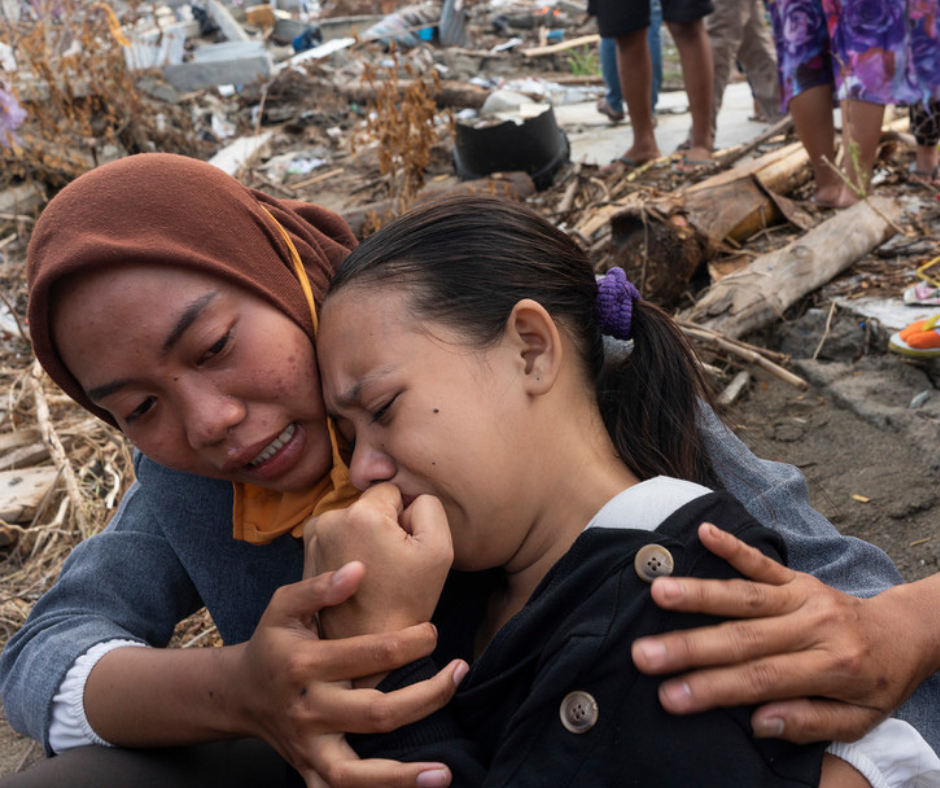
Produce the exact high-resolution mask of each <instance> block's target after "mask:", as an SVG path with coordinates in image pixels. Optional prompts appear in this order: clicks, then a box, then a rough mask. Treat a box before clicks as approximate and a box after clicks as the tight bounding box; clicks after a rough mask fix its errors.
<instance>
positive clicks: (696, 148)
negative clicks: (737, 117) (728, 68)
mask: <svg viewBox="0 0 940 788" xmlns="http://www.w3.org/2000/svg"><path fill="white" fill-rule="evenodd" d="M666 24H667V25H668V26H669V32H670V33H672V37H673V39H674V40H675V42H676V47H677V48H678V50H679V60H680V62H681V64H682V79H683V81H684V82H685V90H686V93H688V96H689V112H690V114H691V115H692V134H691V136H690V143H691V145H690V147H689V150H688V151H687V152H686V160H687V161H690V162H702V161H709V160H711V157H712V134H711V117H712V92H713V81H712V72H713V66H712V50H711V46H710V44H709V43H708V34H707V33H706V32H705V23H704V22H703V21H702V20H701V19H699V20H697V21H695V22H670V21H669V20H668V15H667V20H666Z"/></svg>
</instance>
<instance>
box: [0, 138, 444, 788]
mask: <svg viewBox="0 0 940 788" xmlns="http://www.w3.org/2000/svg"><path fill="white" fill-rule="evenodd" d="M354 245H355V239H354V238H353V236H352V234H351V232H350V230H349V228H348V227H347V226H346V225H345V223H344V222H343V221H342V220H341V219H340V218H339V217H338V216H337V215H335V214H333V213H332V212H330V211H328V210H325V209H323V208H320V207H317V206H314V205H310V204H304V203H299V202H292V201H283V200H276V199H274V198H271V197H269V196H267V195H265V194H262V193H260V192H257V191H252V190H250V189H247V188H245V187H243V186H242V185H240V184H239V183H238V182H237V181H236V180H235V179H233V178H231V177H229V176H228V175H226V174H224V173H222V172H221V171H219V170H217V169H216V168H214V167H212V166H210V165H208V164H205V163H202V162H199V161H196V160H192V159H187V158H184V157H180V156H172V155H164V154H145V155H139V156H133V157H130V158H127V159H123V160H121V161H117V162H114V163H111V164H108V165H105V166H103V167H100V168H98V169H96V170H94V171H92V172H90V173H88V174H86V175H84V176H82V177H81V178H79V179H77V180H76V181H75V182H74V183H72V184H71V185H69V186H68V187H66V188H65V189H64V190H63V191H62V192H61V193H60V194H59V195H57V196H56V197H55V199H54V200H53V201H52V202H51V203H50V205H49V206H48V207H47V208H46V209H45V211H44V212H43V214H42V216H41V218H40V220H39V222H38V224H37V226H36V229H35V232H34V234H33V237H32V240H31V243H30V247H29V254H28V279H29V288H30V303H29V321H30V330H31V334H32V341H33V346H34V348H35V352H36V355H37V357H38V358H39V360H40V362H41V363H42V365H43V367H44V368H45V370H46V371H47V372H48V373H49V375H50V376H51V377H52V379H53V380H54V381H55V382H56V383H58V384H59V386H61V387H62V389H64V390H65V392H66V393H68V394H69V396H71V397H72V398H73V399H74V400H75V401H76V402H78V403H79V404H81V405H82V406H83V407H85V408H87V409H88V410H89V411H91V412H92V413H94V414H95V415H96V416H98V417H100V418H101V419H103V420H104V421H106V422H108V423H109V424H111V425H113V426H115V427H117V428H118V429H120V430H121V431H122V432H123V433H124V434H125V435H126V436H127V438H128V439H129V440H130V441H132V442H133V444H134V446H135V448H136V450H137V451H136V452H135V466H134V467H135V471H136V481H135V482H134V484H133V486H132V487H131V488H130V490H129V491H128V493H127V494H126V495H125V497H124V500H123V502H122V504H121V506H120V508H119V510H118V512H117V513H116V514H115V516H114V517H113V519H112V520H111V522H110V524H109V525H108V527H107V528H106V529H105V531H104V532H103V533H101V534H99V535H97V536H93V537H91V538H90V539H88V540H86V541H85V542H83V543H82V544H80V545H79V546H78V547H77V548H76V549H75V550H74V551H73V553H72V555H71V556H70V558H69V559H68V561H67V562H66V564H65V566H64V567H63V569H62V573H61V575H60V577H59V580H58V582H57V583H56V585H55V586H54V587H53V588H52V589H51V590H50V591H49V592H48V593H47V594H46V595H45V596H44V597H43V598H42V599H41V600H40V601H39V602H38V603H37V605H36V607H35V609H34V610H33V612H32V614H31V615H30V617H29V620H28V621H27V623H26V625H25V627H24V628H23V629H22V630H21V631H20V632H18V633H17V634H16V635H15V636H14V637H13V638H12V639H11V640H10V642H9V644H8V645H7V647H6V648H5V649H4V652H3V655H2V657H3V660H2V664H0V682H2V683H0V689H2V693H3V702H4V707H5V710H6V713H7V716H8V718H9V720H10V722H11V724H12V725H13V726H14V727H15V728H16V729H18V730H20V731H22V732H24V733H27V734H29V735H31V736H33V737H34V738H36V739H38V740H39V741H41V742H42V743H43V745H44V747H45V750H46V752H47V754H50V755H51V754H60V756H59V757H57V758H54V759H51V760H50V761H46V762H45V763H43V764H40V765H39V766H38V767H36V768H34V769H33V770H30V771H28V772H26V773H24V774H23V775H20V776H18V777H16V778H13V780H11V781H10V784H11V785H20V784H22V785H49V784H56V785H62V786H66V785H78V784H86V783H87V784H89V785H95V786H98V787H99V788H100V787H101V786H108V785H112V784H113V785H125V786H126V785H146V784H150V783H149V782H148V781H150V782H153V783H154V784H156V783H157V782H158V781H159V783H160V784H164V785H165V784H170V785H174V786H182V785H189V784H193V785H206V784H225V785H228V786H232V785H236V786H237V785H261V784H263V785H280V784H284V785H289V784H298V785H302V784H303V783H304V782H306V784H307V785H309V786H313V785H322V784H323V783H322V781H321V777H322V778H325V779H327V780H328V781H329V782H331V783H338V782H342V783H343V784H346V785H388V784H401V785H424V786H433V785H446V784H447V782H448V781H449V773H448V771H447V769H446V767H444V766H443V765H441V764H433V763H432V764H429V763H418V764H398V763H393V762H370V761H357V760H356V759H355V756H354V754H353V753H352V751H351V750H350V749H349V748H348V746H347V745H346V744H345V740H344V739H343V737H342V736H341V735H339V732H370V731H378V730H390V729H393V728H395V727H398V726H400V725H402V724H404V723H406V722H409V721H412V720H414V719H417V718H420V717H424V716H426V715H427V714H428V713H430V712H431V711H433V710H434V709H435V708H437V707H438V706H440V705H441V704H442V703H443V702H444V701H446V699H447V698H448V697H449V696H450V694H452V691H453V688H454V675H453V674H454V670H455V669H456V666H450V667H449V668H448V669H447V670H445V671H443V672H442V673H441V674H440V675H439V676H437V677H436V678H435V679H433V680H431V681H429V682H425V683H424V684H422V685H418V687H416V688H415V689H414V690H413V691H412V690H409V691H407V692H402V693H396V694H394V695H382V694H380V693H378V692H376V691H373V690H365V689H351V688H350V687H351V682H352V680H353V679H355V678H357V677H361V676H365V675H369V674H374V673H376V672H379V671H385V670H389V669H391V668H394V667H396V666H400V665H403V664H407V663H408V662H410V661H412V660H413V659H415V658H416V657H419V656H421V655H425V654H427V653H429V652H430V650H431V649H432V648H433V646H434V632H433V628H432V627H431V626H430V625H424V626H419V627H413V628H410V629H408V630H405V631H402V632H399V633H395V634H393V635H391V636H376V637H368V638H363V639H356V640H350V641H336V642H326V641H321V640H319V639H318V637H317V634H316V628H315V626H314V625H313V621H314V617H315V615H316V613H317V611H318V610H319V609H320V608H321V607H323V606H327V605H335V604H338V603H339V602H341V601H343V600H344V599H346V598H347V597H348V596H350V595H351V594H352V593H353V592H354V590H355V588H356V586H357V584H358V581H359V578H360V577H361V574H362V567H361V564H352V565H350V566H349V567H346V568H345V569H344V570H341V571H339V572H337V573H334V574H333V575H332V576H330V577H325V578H317V579H315V580H306V581H301V582H298V581H300V578H301V573H302V564H303V548H302V544H301V542H300V540H299V539H297V536H299V535H300V531H301V528H302V524H303V522H304V521H305V520H306V518H307V517H309V516H310V515H311V514H316V513H319V512H322V511H326V510H328V509H330V508H335V507H337V506H342V505H345V504H346V503H348V502H349V500H351V497H352V496H353V495H354V494H355V491H354V490H352V488H351V486H350V485H349V481H348V474H347V470H346V467H345V464H344V462H343V459H342V456H341V455H340V453H339V449H338V447H337V445H336V441H335V438H334V437H333V432H332V428H331V427H330V426H329V424H328V420H327V418H326V414H325V410H324V406H323V399H322V395H321V393H320V381H319V377H318V373H317V365H316V357H315V350H314V344H313V339H314V335H315V331H316V311H315V310H316V301H317V300H318V299H319V298H320V296H321V295H322V294H323V292H324V289H325V286H326V284H327V282H328V280H329V276H330V274H331V271H332V269H333V267H334V266H335V265H336V264H337V263H338V262H339V261H340V260H342V259H343V258H344V257H345V255H346V254H347V253H348V251H349V250H350V249H351V248H352V247H353V246H354ZM233 536H234V538H233ZM203 605H205V606H206V607H207V608H208V610H209V612H210V613H211V615H212V617H213V620H214V622H215V624H216V625H217V627H218V630H219V632H220V634H221V636H222V639H223V641H224V642H225V644H226V645H225V646H224V647H222V648H217V649H185V650H178V649H166V648H164V647H165V646H166V645H167V643H168V642H169V640H170V637H171V636H172V633H173V629H174V626H175V625H176V624H177V622H179V621H180V620H181V619H182V618H184V617H185V616H187V615H189V614H191V613H192V612H194V611H196V610H198V609H199V608H201V607H202V606H203ZM233 739H237V740H242V741H239V742H237V743H236V742H231V741H228V740H233ZM259 740H261V741H259ZM211 742H215V744H206V743H211ZM219 742H222V743H219ZM106 745H116V747H108V746H106ZM145 748H146V749H145ZM152 748H162V749H159V750H154V749H152ZM290 767H293V768H290Z"/></svg>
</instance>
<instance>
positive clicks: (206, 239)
mask: <svg viewBox="0 0 940 788" xmlns="http://www.w3.org/2000/svg"><path fill="white" fill-rule="evenodd" d="M272 217H273V220H272ZM278 225H280V227H278ZM282 229H283V231H284V232H285V233H286V235H287V237H288V238H289V239H290V242H291V244H292V245H293V247H294V249H296V252H297V255H298V256H299V258H300V261H301V262H302V263H303V266H304V269H305V271H306V273H307V278H308V280H309V282H310V285H311V288H312V290H313V295H314V298H315V299H316V300H317V301H319V300H320V299H321V298H322V296H323V293H324V292H325V290H326V287H327V284H328V282H329V279H330V276H331V274H332V271H333V269H334V268H335V266H336V265H338V264H339V262H340V261H341V260H343V258H345V257H346V255H347V254H348V253H349V251H350V250H351V249H352V248H353V247H354V246H355V245H356V240H355V237H354V236H353V234H352V232H351V231H350V229H349V227H348V226H347V225H346V223H345V222H344V221H343V220H342V219H341V218H340V217H339V216H337V215H336V214H335V213H333V212H331V211H328V210H327V209H325V208H321V207H319V206H316V205H312V204H309V203H302V202H296V201H292V200H277V199H275V198H273V197H269V196H268V195H266V194H263V193H261V192H258V191H254V190H252V189H248V188H246V187H245V186H242V185H241V184H240V183H239V182H238V181H237V180H235V179H234V178H232V177H230V176H229V175H227V174H225V173H224V172H222V171H221V170H219V169H217V168H216V167H213V166H212V165H210V164H206V163H205V162H201V161H198V160H196V159H190V158H187V157H185V156H176V155H172V154H165V153H148V154H139V155H136V156H129V157H127V158H124V159H120V160H118V161H115V162H112V163H110V164H105V165H103V166H101V167H98V168H97V169H95V170H92V171H91V172H88V173H86V174H85V175H82V176H81V177H80V178H78V179H76V180H75V181H73V182H72V183H71V184H69V185H68V186H66V187H65V188H64V189H63V190H62V191H61V192H60V193H59V194H58V195H56V197H55V198H54V199H53V200H52V201H51V202H50V203H49V205H48V206H47V207H46V208H45V210H44V211H43V212H42V215H41V216H40V218H39V221H38V222H37V224H36V228H35V230H34V232H33V235H32V238H31V240H30V244H29V250H28V254H27V263H26V270H27V283H28V286H29V328H30V335H31V337H32V342H33V349H34V351H35V353H36V357H37V358H38V359H39V362H40V363H41V364H42V366H43V368H44V369H45V370H46V372H47V373H48V374H49V377H51V378H52V379H53V380H54V381H55V382H56V383H57V384H58V385H59V386H60V387H61V388H62V389H63V390H64V391H65V392H66V393H67V394H68V395H69V396H70V397H72V399H74V400H75V401H76V402H78V403H79V404H80V405H82V406H83V407H84V408H86V409H87V410H89V411H91V412H92V413H94V414H95V415H96V416H98V417H99V418H101V419H103V420H104V421H106V422H108V423H109V424H112V425H115V422H114V419H113V418H112V417H111V415H110V414H109V413H108V412H107V411H105V410H103V409H102V408H99V407H98V406H96V405H95V404H94V403H93V402H91V400H89V399H88V397H87V396H86V395H85V392H84V391H83V389H82V387H81V386H80V385H79V383H78V381H77V380H76V379H75V378H74V377H73V375H72V374H71V372H70V371H69V370H68V368H67V367H66V366H65V363H64V362H63V361H62V358H61V356H60V355H59V352H58V350H57V349H56V347H55V343H54V341H53V336H52V323H51V321H52V316H51V314H50V309H49V307H50V303H49V302H50V296H51V294H52V289H53V287H54V286H55V284H56V283H57V282H59V281H60V280H62V279H63V278H64V277H67V276H69V275H72V274H77V273H81V272H85V271H90V270H99V269H101V268H104V267H108V266H121V265H127V264H130V263H157V264H159V265H167V266H180V267H181V268H187V269H190V270H195V271H200V272H203V273H207V274H210V275H212V276H217V277H220V278H222V279H225V280H228V281H231V282H234V283H235V284H238V285H240V286H241V287H243V288H245V289H247V290H249V291H251V292H253V293H255V294H256V295H258V296H261V297H262V298H264V299H266V300H267V301H269V302H271V303H272V304H273V305H275V306H276V307H278V308H279V309H280V310H281V311H283V312H284V313H285V314H286V315H287V316H288V317H290V318H291V319H292V320H293V321H294V322H296V323H297V324H298V325H300V326H301V328H303V330H304V331H305V332H306V333H307V335H308V336H309V337H310V338H311V341H312V340H313V338H314V326H313V318H312V316H311V313H310V308H309V306H308V304H307V301H306V299H305V297H304V294H303V291H302V289H301V286H300V283H299V282H298V279H297V276H296V275H295V273H294V267H293V263H292V260H291V250H290V247H289V245H288V243H287V242H286V241H285V237H284V234H283V233H282V231H281V230H282ZM115 426H116V425H115ZM343 470H344V471H345V467H344V468H343ZM337 481H340V480H337ZM346 482H348V477H347V478H346ZM240 487H241V485H236V512H235V519H236V523H235V526H236V528H235V530H236V536H239V537H240V538H245V539H248V540H249V541H257V542H263V541H269V540H270V539H271V538H274V536H277V535H279V534H280V533H284V532H286V531H287V530H291V528H294V525H296V522H295V524H294V525H292V526H289V527H286V521H285V517H287V518H288V519H290V518H293V519H294V520H295V521H296V520H297V518H303V517H305V516H306V515H309V514H310V510H309V509H308V510H306V511H304V510H305V508H306V501H293V502H290V501H287V500H280V499H281V498H284V496H279V495H278V494H271V493H270V491H261V490H258V491H254V492H256V493H257V495H258V496H260V497H261V498H264V499H265V500H266V501H267V503H268V504H270V503H271V499H273V498H278V499H279V502H278V503H277V506H276V507H275V508H276V509H277V512H278V513H275V514H272V513H271V512H267V513H264V512H260V511H259V512H256V513H255V515H251V516H249V515H246V513H245V512H244V511H242V513H241V519H242V520H244V518H245V516H249V520H251V521H250V522H242V524H241V528H242V531H243V532H242V533H239V528H240V525H239V522H238V521H239V519H240V515H239V506H240V503H241V505H242V508H244V504H245V499H244V497H242V498H241V500H240V496H239V493H240V492H242V493H244V492H245V491H244V490H241V491H240V490H239V488H240ZM333 487H334V488H335V487H336V485H333ZM334 491H335V490H334ZM248 492H249V493H251V492H252V491H251V490H249V491H248ZM327 493H328V491H323V490H320V491H319V493H318V494H317V499H318V500H319V499H320V498H322V497H323V495H324V494H327ZM249 497H250V496H249ZM287 497H288V498H289V497H290V496H287ZM340 497H342V496H340ZM306 498H309V495H307V496H306ZM266 505H267V504H266ZM285 505H286V506H287V508H288V509H289V510H290V514H287V513H285V511H284V506H285ZM249 508H252V507H249ZM268 508H270V507H268ZM272 517H273V518H275V519H278V521H279V522H278V523H271V522H270V519H271V518H272ZM259 518H260V519H259ZM272 527H273V528H274V531H277V532H276V533H275V532H274V531H272V530H271V528H272ZM259 529H260V531H259ZM255 531H259V533H261V535H260V536H258V535H256V534H255Z"/></svg>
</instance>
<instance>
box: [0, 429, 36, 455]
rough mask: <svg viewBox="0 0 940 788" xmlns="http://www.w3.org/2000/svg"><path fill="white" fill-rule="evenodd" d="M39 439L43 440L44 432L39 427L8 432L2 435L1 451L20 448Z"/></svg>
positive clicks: (0, 441)
mask: <svg viewBox="0 0 940 788" xmlns="http://www.w3.org/2000/svg"><path fill="white" fill-rule="evenodd" d="M38 440H42V433H41V432H40V431H39V430H38V429H31V430H16V431H14V432H7V433H4V434H3V435H0V452H5V451H10V450H12V449H18V448H20V447H21V446H26V445H27V444H29V443H35V442H36V441H38Z"/></svg>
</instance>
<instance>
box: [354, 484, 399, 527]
mask: <svg viewBox="0 0 940 788" xmlns="http://www.w3.org/2000/svg"><path fill="white" fill-rule="evenodd" d="M359 500H360V501H364V502H366V503H369V504H371V505H374V506H377V507H380V508H388V509H390V510H391V511H392V512H393V513H394V517H395V519H398V515H400V514H401V511H402V508H403V507H402V500H401V490H399V489H398V487H397V486H396V485H394V484H392V483H391V482H382V483H381V484H376V485H373V486H372V487H369V488H368V489H367V490H366V491H365V492H364V493H363V494H362V495H361V496H359Z"/></svg>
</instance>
